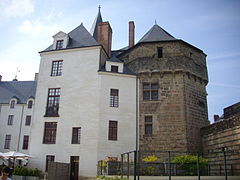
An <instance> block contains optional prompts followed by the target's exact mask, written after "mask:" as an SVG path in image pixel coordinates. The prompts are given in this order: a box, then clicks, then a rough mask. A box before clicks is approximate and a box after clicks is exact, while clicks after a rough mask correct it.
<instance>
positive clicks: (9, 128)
mask: <svg viewBox="0 0 240 180" xmlns="http://www.w3.org/2000/svg"><path fill="white" fill-rule="evenodd" d="M29 100H31V101H32V102H33V106H32V108H28V104H26V103H25V104H15V105H14V108H10V103H9V104H0V124H1V125H0V152H8V151H18V152H22V153H25V154H28V153H29V143H28V148H27V149H26V148H23V137H24V136H29V138H30V130H31V125H32V116H33V109H34V99H29ZM28 102H29V101H28ZM11 115H12V116H13V118H12V123H10V124H8V119H9V116H11ZM26 116H31V122H30V125H26ZM6 135H11V140H10V142H9V143H10V144H9V148H6V147H5V139H6Z"/></svg>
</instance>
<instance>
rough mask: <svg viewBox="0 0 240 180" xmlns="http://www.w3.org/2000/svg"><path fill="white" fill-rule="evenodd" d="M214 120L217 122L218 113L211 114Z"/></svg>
mask: <svg viewBox="0 0 240 180" xmlns="http://www.w3.org/2000/svg"><path fill="white" fill-rule="evenodd" d="M213 119H214V122H217V121H218V120H219V115H217V114H214V115H213Z"/></svg>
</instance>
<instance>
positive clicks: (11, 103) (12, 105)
mask: <svg viewBox="0 0 240 180" xmlns="http://www.w3.org/2000/svg"><path fill="white" fill-rule="evenodd" d="M14 106H15V100H11V102H10V108H11V109H13V108H14Z"/></svg>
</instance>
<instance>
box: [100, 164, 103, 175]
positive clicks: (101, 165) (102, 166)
mask: <svg viewBox="0 0 240 180" xmlns="http://www.w3.org/2000/svg"><path fill="white" fill-rule="evenodd" d="M100 163H101V175H103V174H102V170H103V162H102V160H101V161H100Z"/></svg>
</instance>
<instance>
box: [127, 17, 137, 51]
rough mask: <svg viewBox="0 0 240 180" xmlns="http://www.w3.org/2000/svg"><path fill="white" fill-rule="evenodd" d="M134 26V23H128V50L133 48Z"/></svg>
mask: <svg viewBox="0 0 240 180" xmlns="http://www.w3.org/2000/svg"><path fill="white" fill-rule="evenodd" d="M134 36H135V25H134V21H129V46H128V47H129V48H131V47H133V46H134Z"/></svg>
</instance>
